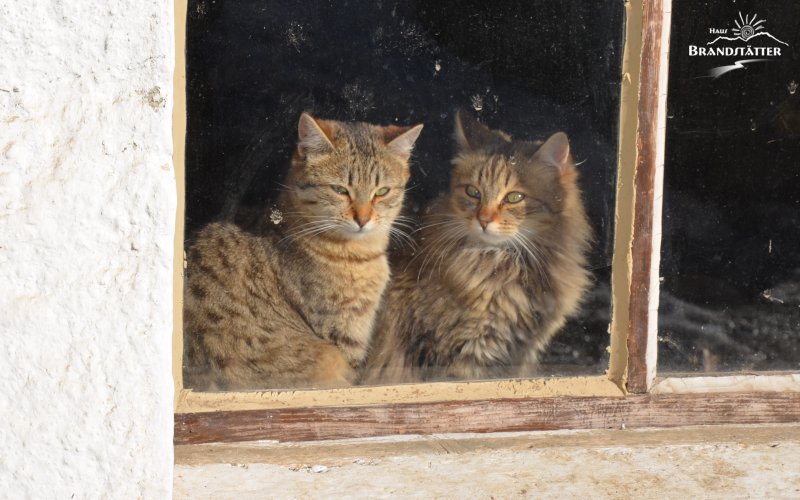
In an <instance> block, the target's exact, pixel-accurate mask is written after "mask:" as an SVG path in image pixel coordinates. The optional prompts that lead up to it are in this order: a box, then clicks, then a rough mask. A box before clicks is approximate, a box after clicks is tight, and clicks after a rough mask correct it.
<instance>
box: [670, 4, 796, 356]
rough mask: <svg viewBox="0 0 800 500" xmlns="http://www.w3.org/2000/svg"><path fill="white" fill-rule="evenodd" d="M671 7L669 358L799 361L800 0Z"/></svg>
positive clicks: (678, 5)
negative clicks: (702, 51)
mask: <svg viewBox="0 0 800 500" xmlns="http://www.w3.org/2000/svg"><path fill="white" fill-rule="evenodd" d="M673 7H674V8H673V13H672V17H673V19H672V40H671V44H670V46H671V55H670V74H669V76H670V83H669V94H668V120H667V154H666V163H665V181H664V184H665V188H664V191H665V192H664V219H663V224H664V227H663V233H664V240H663V246H662V249H663V254H662V262H661V276H662V287H661V299H660V303H661V305H660V312H659V346H660V347H659V368H660V369H662V370H663V369H667V370H677V371H704V372H714V371H730V370H797V369H798V368H800V231H798V228H800V170H798V165H800V147H798V146H799V145H800V141H799V140H800V93H797V80H800V74H798V72H797V67H798V66H797V56H796V50H797V47H796V46H795V45H796V44H798V43H800V40H798V39H797V35H796V34H797V33H798V28H799V27H800V7H798V6H797V5H789V4H787V3H786V2H762V3H760V4H759V5H758V8H757V9H755V10H753V11H752V12H745V11H742V12H741V13H740V12H739V10H738V9H739V8H740V7H732V6H729V5H722V4H720V5H719V6H716V7H714V8H712V7H709V6H707V5H705V4H700V3H696V2H676V3H674V4H673ZM692 47H701V48H703V47H705V48H714V50H715V55H711V56H709V55H705V56H701V55H696V54H697V53H698V52H699V50H698V49H692ZM737 50H738V51H739V52H737ZM747 50H750V51H751V53H752V54H755V56H748V55H747V54H748V53H747V52H746V51H747ZM743 51H744V52H743ZM693 53H694V54H695V55H692V54H693ZM717 54H722V55H717ZM725 54H731V55H730V56H728V55H725ZM764 55H768V57H762V56H764ZM756 56H757V57H756ZM740 59H747V60H746V61H740V63H739V64H737V63H736V61H737V60H740Z"/></svg>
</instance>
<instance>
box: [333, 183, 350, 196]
mask: <svg viewBox="0 0 800 500" xmlns="http://www.w3.org/2000/svg"><path fill="white" fill-rule="evenodd" d="M331 189H333V190H334V191H336V192H337V193H339V194H342V195H345V196H347V195H349V194H350V191H348V190H347V188H346V187H344V186H337V185H336V184H332V185H331Z"/></svg>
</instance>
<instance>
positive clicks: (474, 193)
mask: <svg viewBox="0 0 800 500" xmlns="http://www.w3.org/2000/svg"><path fill="white" fill-rule="evenodd" d="M465 191H466V192H467V196H469V197H471V198H477V199H479V200H480V199H481V192H480V191H478V188H476V187H475V186H467V188H466V189H465Z"/></svg>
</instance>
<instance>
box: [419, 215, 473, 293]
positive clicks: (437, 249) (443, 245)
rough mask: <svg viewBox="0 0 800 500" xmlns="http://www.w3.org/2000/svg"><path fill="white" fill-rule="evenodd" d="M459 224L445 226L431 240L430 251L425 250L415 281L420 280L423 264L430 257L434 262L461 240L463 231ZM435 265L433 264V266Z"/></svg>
mask: <svg viewBox="0 0 800 500" xmlns="http://www.w3.org/2000/svg"><path fill="white" fill-rule="evenodd" d="M459 226H460V224H459V225H454V226H453V227H446V228H445V230H444V231H442V233H441V234H440V235H439V236H438V237H437V238H436V239H435V240H433V242H431V244H430V245H431V248H430V251H429V252H427V254H428V255H426V256H425V259H424V260H423V261H422V264H421V265H420V268H419V272H418V273H417V281H419V280H420V278H421V277H422V272H423V271H424V270H425V266H426V264H427V263H428V261H429V260H430V259H431V257H433V258H434V261H433V262H434V264H435V263H436V261H437V257H438V258H439V260H440V259H442V258H444V256H445V254H446V253H447V251H449V250H451V249H452V248H454V247H455V245H456V244H458V243H460V242H461V240H462V239H463V238H464V236H465V235H464V231H463V229H462V228H461V227H459ZM434 267H435V266H434Z"/></svg>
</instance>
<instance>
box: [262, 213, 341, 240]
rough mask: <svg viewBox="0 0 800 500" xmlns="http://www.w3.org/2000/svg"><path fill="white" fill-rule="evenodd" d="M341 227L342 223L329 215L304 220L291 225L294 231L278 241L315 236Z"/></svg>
mask: <svg viewBox="0 0 800 500" xmlns="http://www.w3.org/2000/svg"><path fill="white" fill-rule="evenodd" d="M341 227H344V224H342V223H341V222H339V221H337V220H336V219H331V218H330V217H328V218H326V219H325V220H319V221H311V222H306V223H304V224H300V225H298V226H295V227H293V228H292V229H294V230H295V231H294V232H292V233H290V234H287V235H286V236H285V237H283V238H281V239H280V240H279V241H278V243H282V242H284V241H290V242H294V241H297V240H298V239H300V238H307V237H313V236H317V235H319V234H322V233H326V232H328V231H331V230H334V229H339V228H341Z"/></svg>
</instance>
